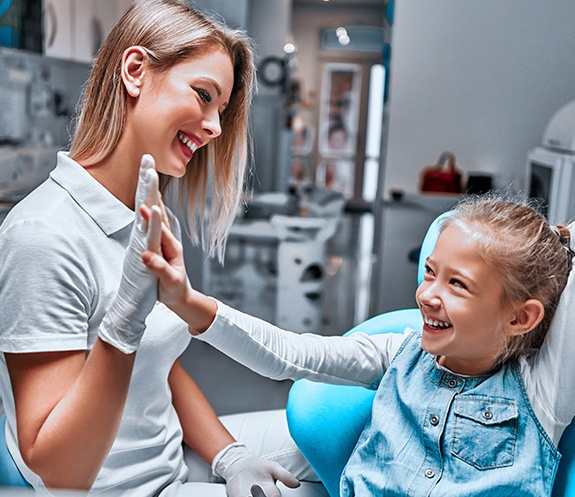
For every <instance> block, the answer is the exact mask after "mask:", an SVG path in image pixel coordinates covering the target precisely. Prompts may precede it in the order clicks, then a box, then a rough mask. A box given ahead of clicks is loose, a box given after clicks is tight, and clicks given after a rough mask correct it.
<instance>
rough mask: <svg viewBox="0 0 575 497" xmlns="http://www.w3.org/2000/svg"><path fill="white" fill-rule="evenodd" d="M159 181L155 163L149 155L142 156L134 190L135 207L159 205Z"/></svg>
mask: <svg viewBox="0 0 575 497" xmlns="http://www.w3.org/2000/svg"><path fill="white" fill-rule="evenodd" d="M158 185H159V179H158V173H157V172H156V162H155V161H154V158H153V157H152V156H151V155H150V154H144V155H142V159H141V161H140V171H139V174H138V187H137V189H136V206H138V205H142V204H146V205H147V206H148V207H150V208H151V207H152V205H159V191H158Z"/></svg>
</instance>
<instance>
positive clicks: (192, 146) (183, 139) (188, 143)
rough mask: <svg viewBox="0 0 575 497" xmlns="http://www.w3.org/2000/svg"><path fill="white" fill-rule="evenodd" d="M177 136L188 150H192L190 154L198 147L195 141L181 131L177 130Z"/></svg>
mask: <svg viewBox="0 0 575 497" xmlns="http://www.w3.org/2000/svg"><path fill="white" fill-rule="evenodd" d="M178 138H179V139H180V141H181V142H182V143H183V144H184V145H185V146H186V147H188V149H189V150H190V152H192V154H193V153H194V152H195V151H196V150H197V149H198V144H197V143H196V142H194V141H192V140H190V139H189V138H188V137H187V136H186V135H184V134H183V133H180V132H178Z"/></svg>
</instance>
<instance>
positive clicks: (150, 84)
mask: <svg viewBox="0 0 575 497" xmlns="http://www.w3.org/2000/svg"><path fill="white" fill-rule="evenodd" d="M233 84H234V73H233V66H232V62H231V59H230V57H229V55H228V54H227V53H226V52H224V51H223V50H222V49H220V48H214V49H208V50H206V51H205V52H204V53H203V54H201V55H197V56H194V57H191V58H188V59H184V60H183V61H182V62H178V63H177V64H175V65H174V66H172V67H171V68H170V69H168V70H167V71H165V72H153V71H150V70H149V69H148V70H146V71H145V72H144V74H143V75H142V86H141V92H140V94H139V95H138V97H137V98H136V99H135V102H134V105H133V107H132V108H131V109H130V112H129V113H128V122H127V127H128V126H129V129H130V132H131V136H132V138H133V144H134V147H135V148H136V150H134V153H135V154H136V155H137V156H141V155H142V154H144V153H148V154H152V155H153V156H154V158H155V160H156V167H157V170H158V171H159V172H161V173H163V174H166V175H169V176H174V177H177V178H179V177H182V176H183V175H184V174H185V173H186V167H187V165H188V163H189V161H190V159H191V158H192V156H193V154H194V153H195V151H196V150H197V149H198V148H200V147H203V146H205V145H207V144H208V143H209V142H210V141H211V140H213V139H214V138H216V137H217V136H219V135H220V134H221V131H222V130H221V127H220V115H221V113H222V112H223V111H224V109H225V108H226V106H227V105H228V102H229V100H230V95H231V93H232V88H233Z"/></svg>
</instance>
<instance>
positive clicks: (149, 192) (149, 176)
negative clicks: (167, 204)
mask: <svg viewBox="0 0 575 497" xmlns="http://www.w3.org/2000/svg"><path fill="white" fill-rule="evenodd" d="M140 171H142V169H140ZM158 184H159V178H158V173H157V172H156V170H155V169H151V168H150V169H147V170H145V172H144V174H143V176H140V178H139V180H138V189H137V191H136V208H137V207H138V206H141V205H145V206H147V207H148V208H150V209H151V208H152V207H153V206H154V205H156V206H157V205H158V194H159V192H158ZM138 199H140V201H139V202H138ZM160 212H161V211H160ZM136 226H137V228H138V229H139V230H140V231H141V232H142V233H145V232H146V231H147V229H148V228H147V223H146V222H145V220H144V219H143V218H142V215H141V212H140V210H139V209H137V210H136Z"/></svg>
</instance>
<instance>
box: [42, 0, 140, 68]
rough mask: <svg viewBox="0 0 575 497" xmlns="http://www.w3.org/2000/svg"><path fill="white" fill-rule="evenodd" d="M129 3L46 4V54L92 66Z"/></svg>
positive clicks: (83, 0)
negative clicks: (99, 50) (90, 63)
mask: <svg viewBox="0 0 575 497" xmlns="http://www.w3.org/2000/svg"><path fill="white" fill-rule="evenodd" d="M129 6H130V2H129V1H128V0H100V1H98V0H44V33H45V35H44V53H45V54H46V55H48V56H50V57H57V58H61V59H71V60H76V61H79V62H88V63H89V62H91V61H92V60H93V58H94V55H96V52H97V50H98V48H99V47H100V45H101V44H102V42H103V41H104V39H105V38H106V36H107V35H108V34H109V33H110V31H111V30H112V28H113V27H114V24H115V23H116V22H117V21H118V19H119V18H120V17H121V16H122V15H123V14H124V12H125V11H126V10H127V9H128V7H129Z"/></svg>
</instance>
